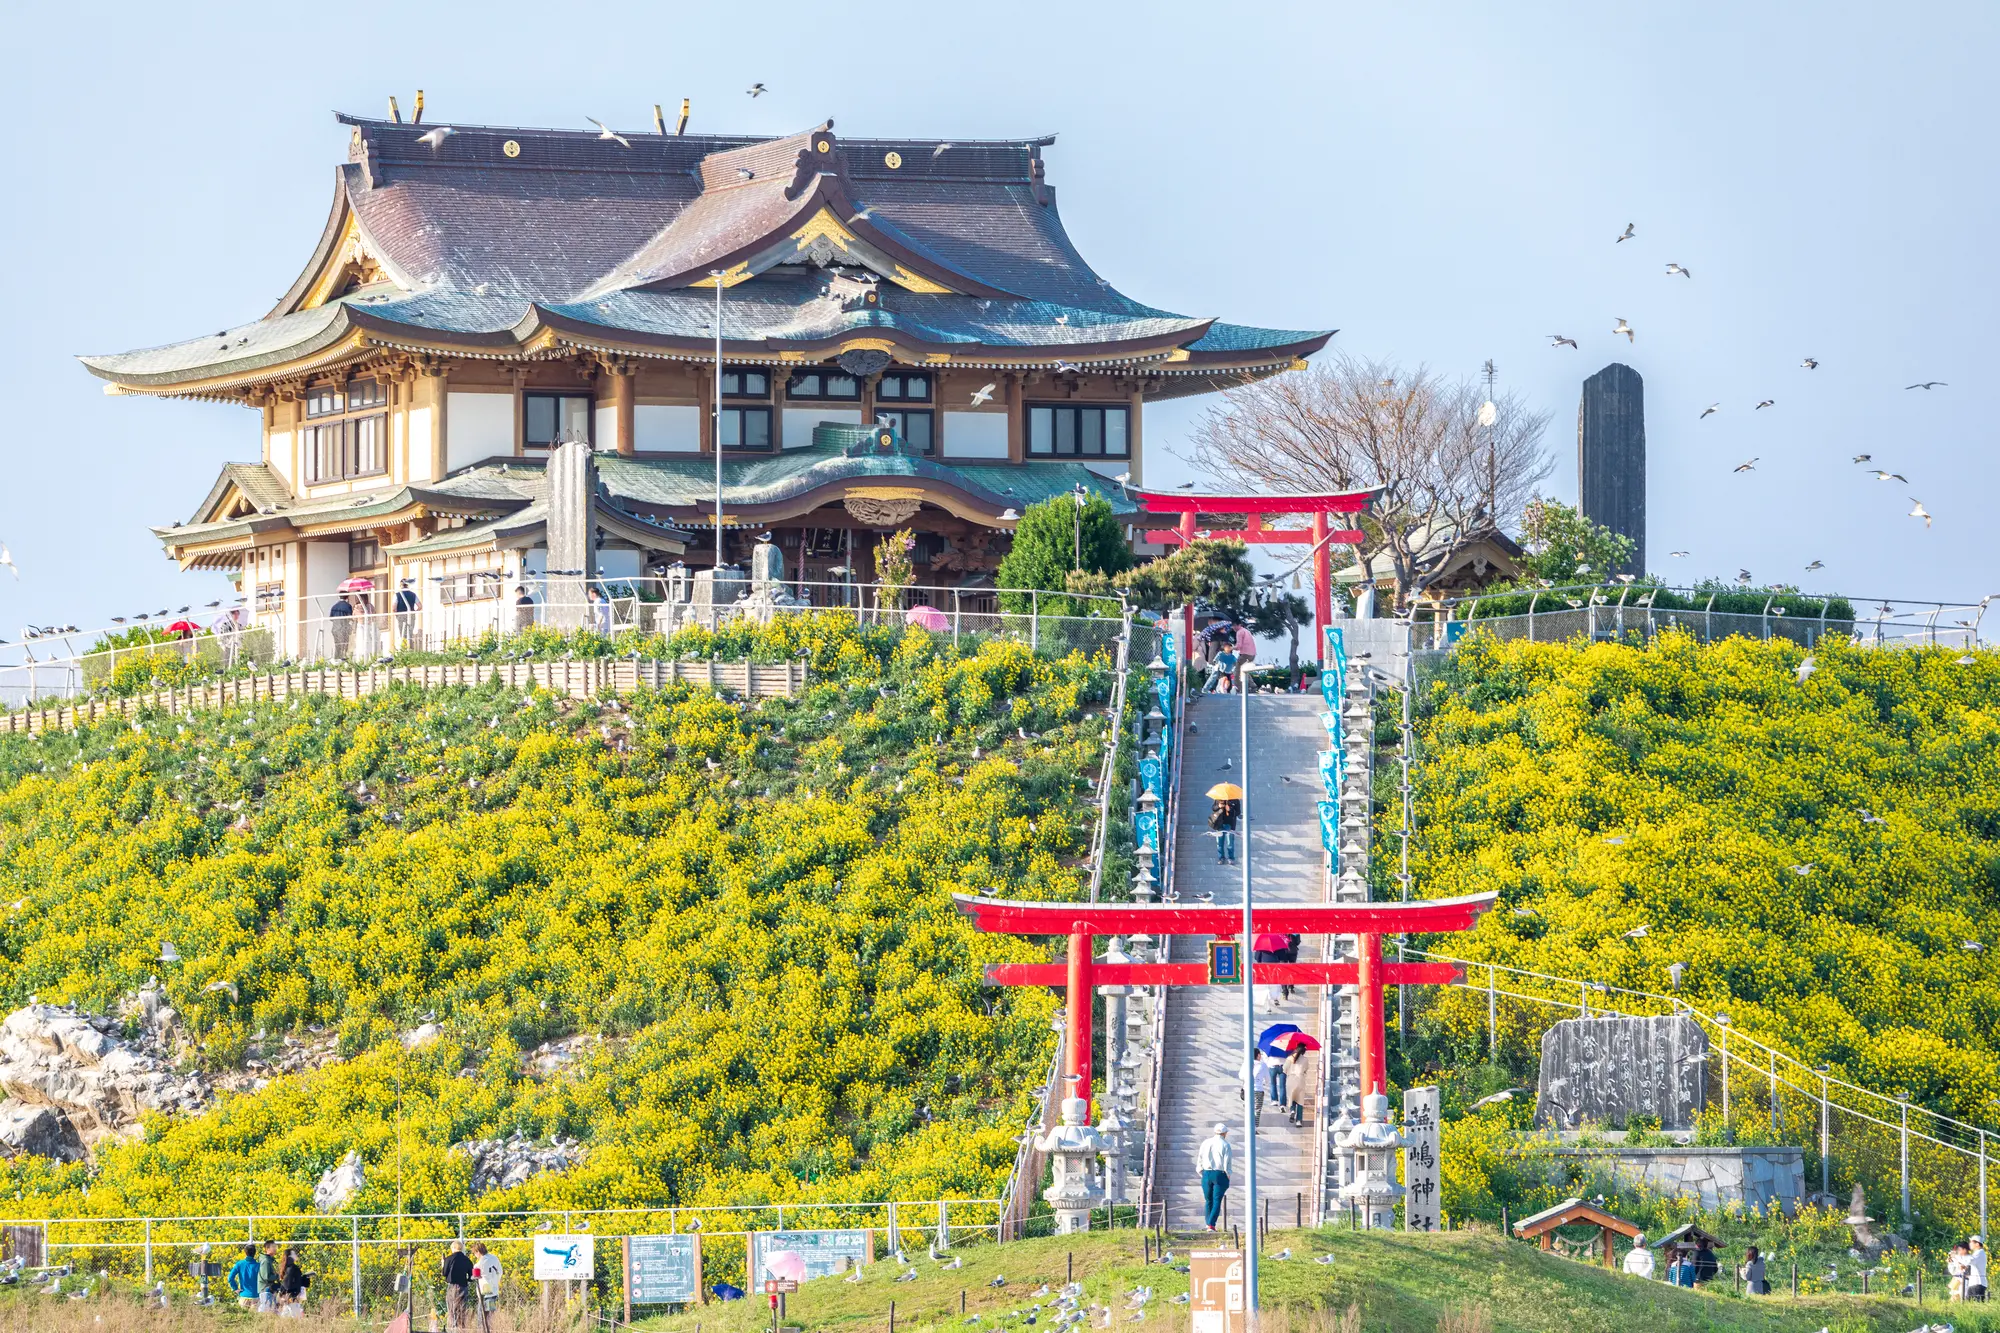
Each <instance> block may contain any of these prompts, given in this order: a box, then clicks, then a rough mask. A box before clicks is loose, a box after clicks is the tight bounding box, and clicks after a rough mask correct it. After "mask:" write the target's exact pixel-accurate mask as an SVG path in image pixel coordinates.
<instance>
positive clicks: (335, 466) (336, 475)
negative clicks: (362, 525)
mask: <svg viewBox="0 0 2000 1333" xmlns="http://www.w3.org/2000/svg"><path fill="white" fill-rule="evenodd" d="M388 405H389V387H388V385H386V384H384V383H382V382H381V381H380V380H355V381H353V382H352V383H350V384H347V385H345V386H332V385H330V386H325V387H322V388H318V389H313V390H311V391H309V392H308V393H307V395H306V418H307V420H309V421H312V422H313V424H312V425H309V426H306V427H304V428H303V429H301V430H300V431H299V443H300V446H301V450H302V452H303V454H304V461H305V475H306V482H307V484H308V485H315V484H319V483H323V482H333V481H352V480H354V479H356V478H360V477H379V476H381V475H383V474H384V473H386V472H387V471H388V470H389V413H388V412H387V411H386V410H385V409H386V408H387V407H388ZM341 413H345V414H346V415H345V416H341V415H339V414H341Z"/></svg>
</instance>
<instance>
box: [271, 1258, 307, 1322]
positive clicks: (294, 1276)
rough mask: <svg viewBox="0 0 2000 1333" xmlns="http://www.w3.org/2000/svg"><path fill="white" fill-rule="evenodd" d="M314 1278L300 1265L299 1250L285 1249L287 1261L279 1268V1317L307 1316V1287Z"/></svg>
mask: <svg viewBox="0 0 2000 1333" xmlns="http://www.w3.org/2000/svg"><path fill="white" fill-rule="evenodd" d="M311 1285H312V1279H311V1278H310V1277H308V1276H306V1271H305V1269H303V1268H301V1267H299V1252H298V1251H297V1250H286V1251H285V1262H284V1263H283V1264H282V1265H281V1266H280V1267H279V1269H278V1317H279V1318H280V1319H303V1318H305V1317H306V1288H307V1287H309V1286H311Z"/></svg>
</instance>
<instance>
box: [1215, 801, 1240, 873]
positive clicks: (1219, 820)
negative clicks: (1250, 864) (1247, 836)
mask: <svg viewBox="0 0 2000 1333" xmlns="http://www.w3.org/2000/svg"><path fill="white" fill-rule="evenodd" d="M1236 811H1237V803H1236V802H1235V801H1232V800H1220V801H1217V802H1216V803H1215V805H1214V807H1213V808H1211V809H1210V810H1209V812H1208V826H1209V827H1210V828H1212V829H1214V830H1215V859H1216V862H1217V863H1218V864H1220V865H1235V864H1236Z"/></svg>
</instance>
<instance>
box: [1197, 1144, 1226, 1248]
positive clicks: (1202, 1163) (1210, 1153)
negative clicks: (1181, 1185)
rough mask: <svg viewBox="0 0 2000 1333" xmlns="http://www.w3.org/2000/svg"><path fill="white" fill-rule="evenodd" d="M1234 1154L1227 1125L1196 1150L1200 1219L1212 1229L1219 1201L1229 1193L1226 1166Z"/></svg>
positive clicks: (1217, 1213) (1219, 1209) (1220, 1205)
mask: <svg viewBox="0 0 2000 1333" xmlns="http://www.w3.org/2000/svg"><path fill="white" fill-rule="evenodd" d="M1234 1156H1235V1154H1234V1153H1232V1152H1231V1150H1230V1147H1229V1126H1227V1125H1221V1124H1218V1125H1217V1126H1216V1127H1215V1132H1214V1133H1213V1134H1211V1135H1209V1136H1208V1137H1207V1138H1205V1139H1203V1140H1202V1141H1201V1147H1200V1148H1198V1149H1196V1150H1195V1155H1194V1166H1195V1170H1197V1171H1199V1172H1201V1206H1202V1220H1203V1221H1204V1222H1206V1223H1207V1224H1208V1229H1209V1230H1210V1231H1213V1230H1215V1224H1216V1221H1217V1219H1218V1218H1220V1217H1221V1216H1222V1200H1223V1198H1224V1196H1226V1195H1227V1194H1228V1193H1229V1165H1230V1162H1231V1161H1232V1160H1233V1158H1234Z"/></svg>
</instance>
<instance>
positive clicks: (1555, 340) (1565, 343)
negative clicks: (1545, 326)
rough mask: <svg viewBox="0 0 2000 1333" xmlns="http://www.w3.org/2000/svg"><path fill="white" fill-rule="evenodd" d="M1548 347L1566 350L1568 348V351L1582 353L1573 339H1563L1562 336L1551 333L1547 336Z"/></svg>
mask: <svg viewBox="0 0 2000 1333" xmlns="http://www.w3.org/2000/svg"><path fill="white" fill-rule="evenodd" d="M1549 346H1551V347H1567V348H1569V349H1570V350H1571V351H1576V352H1580V351H1582V350H1583V349H1582V348H1581V347H1578V346H1577V345H1576V339H1574V338H1565V337H1563V336H1562V335H1561V334H1560V333H1551V334H1550V335H1549Z"/></svg>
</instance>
